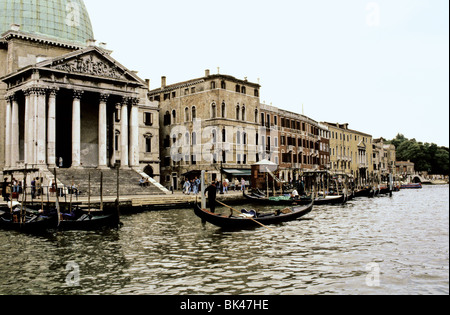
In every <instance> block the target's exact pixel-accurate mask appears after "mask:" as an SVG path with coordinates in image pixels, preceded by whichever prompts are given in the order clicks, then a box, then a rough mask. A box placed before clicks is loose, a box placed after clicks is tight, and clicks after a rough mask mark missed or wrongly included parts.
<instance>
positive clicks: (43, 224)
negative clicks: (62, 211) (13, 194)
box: [0, 209, 57, 233]
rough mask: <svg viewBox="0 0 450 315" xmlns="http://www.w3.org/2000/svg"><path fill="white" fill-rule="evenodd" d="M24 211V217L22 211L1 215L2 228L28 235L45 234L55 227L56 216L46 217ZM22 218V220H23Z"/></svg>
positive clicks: (0, 226) (0, 223)
mask: <svg viewBox="0 0 450 315" xmlns="http://www.w3.org/2000/svg"><path fill="white" fill-rule="evenodd" d="M28 210H29V209H23V210H22V213H24V215H23V216H21V214H20V210H13V213H12V214H11V213H10V212H4V211H2V212H1V213H0V228H2V229H5V230H14V231H20V232H26V233H37V232H45V231H46V230H47V229H49V228H51V227H53V226H55V224H56V221H57V220H56V218H55V217H54V216H45V215H39V214H35V213H34V212H33V211H32V210H31V211H28ZM21 217H22V220H21Z"/></svg>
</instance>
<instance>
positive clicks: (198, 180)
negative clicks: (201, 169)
mask: <svg viewBox="0 0 450 315" xmlns="http://www.w3.org/2000/svg"><path fill="white" fill-rule="evenodd" d="M199 187H200V179H198V178H197V177H195V179H194V194H195V195H198V190H199V189H198V188H199Z"/></svg>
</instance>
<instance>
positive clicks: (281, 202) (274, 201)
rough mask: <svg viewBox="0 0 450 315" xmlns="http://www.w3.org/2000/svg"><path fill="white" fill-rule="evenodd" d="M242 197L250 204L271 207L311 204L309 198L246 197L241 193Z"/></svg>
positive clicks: (257, 195) (254, 195)
mask: <svg viewBox="0 0 450 315" xmlns="http://www.w3.org/2000/svg"><path fill="white" fill-rule="evenodd" d="M243 194H244V197H245V198H246V199H247V200H249V201H250V202H252V203H257V204H263V205H273V206H277V205H278V206H296V205H307V204H309V203H311V201H312V200H311V197H301V198H300V199H292V198H286V199H285V198H277V197H271V198H267V197H263V196H261V195H259V194H252V195H248V194H246V193H245V191H244V192H243Z"/></svg>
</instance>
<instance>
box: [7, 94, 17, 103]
mask: <svg viewBox="0 0 450 315" xmlns="http://www.w3.org/2000/svg"><path fill="white" fill-rule="evenodd" d="M16 100H17V96H16V94H15V93H8V94H6V95H5V101H7V102H11V103H12V102H14V101H16Z"/></svg>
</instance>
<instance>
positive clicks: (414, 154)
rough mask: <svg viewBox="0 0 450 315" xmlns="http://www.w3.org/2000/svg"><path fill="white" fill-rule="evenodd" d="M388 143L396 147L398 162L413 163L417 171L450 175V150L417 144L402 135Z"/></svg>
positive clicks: (415, 141) (426, 144) (434, 145)
mask: <svg viewBox="0 0 450 315" xmlns="http://www.w3.org/2000/svg"><path fill="white" fill-rule="evenodd" d="M388 143H391V144H393V145H394V146H395V147H396V150H397V152H396V153H397V161H411V162H413V163H414V164H415V169H416V171H418V172H428V173H429V174H440V175H449V149H448V148H446V147H438V146H437V145H436V144H434V143H432V144H430V143H422V142H417V140H416V139H411V140H409V139H407V138H406V137H405V136H404V135H402V134H398V135H397V137H396V138H395V139H393V140H391V141H388Z"/></svg>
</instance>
